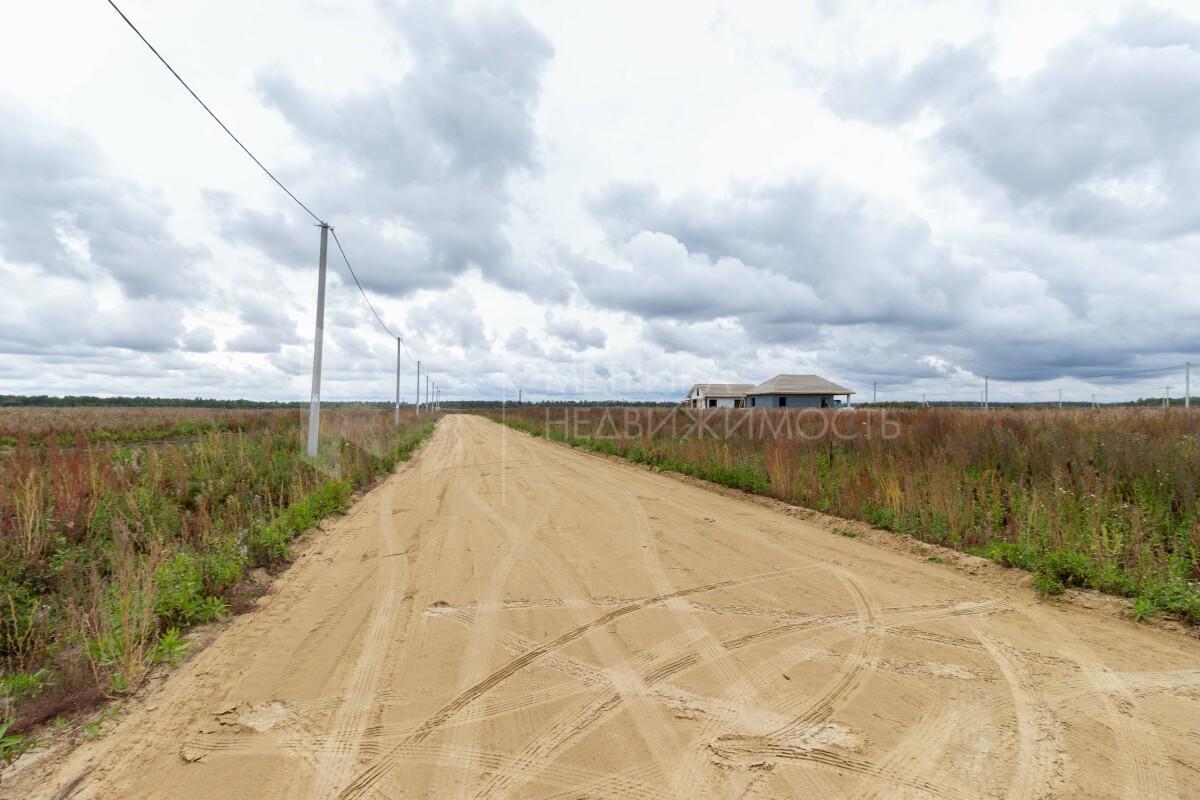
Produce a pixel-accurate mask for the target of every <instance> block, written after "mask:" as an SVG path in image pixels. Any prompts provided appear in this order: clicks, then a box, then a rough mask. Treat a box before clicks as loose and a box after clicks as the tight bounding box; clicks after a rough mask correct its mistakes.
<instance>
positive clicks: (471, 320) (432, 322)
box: [407, 288, 491, 350]
mask: <svg viewBox="0 0 1200 800" xmlns="http://www.w3.org/2000/svg"><path fill="white" fill-rule="evenodd" d="M407 323H408V329H409V330H411V331H413V334H414V336H415V338H416V339H417V340H418V341H420V342H437V343H439V344H441V345H443V346H451V347H461V348H463V349H464V350H472V349H485V350H486V349H487V348H488V347H490V343H491V340H490V338H489V337H488V335H487V331H486V330H485V329H484V326H483V319H482V318H481V317H480V316H479V312H478V310H477V308H476V305H475V299H474V298H473V297H472V296H471V294H470V293H469V292H467V291H465V290H463V289H461V288H459V289H454V290H451V291H450V292H447V293H446V294H444V295H443V296H442V297H441V298H439V299H438V300H434V301H431V302H429V303H426V304H424V305H420V306H416V307H415V308H413V309H412V310H410V311H409V312H408V318H407Z"/></svg>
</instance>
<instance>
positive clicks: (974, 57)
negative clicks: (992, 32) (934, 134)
mask: <svg viewBox="0 0 1200 800" xmlns="http://www.w3.org/2000/svg"><path fill="white" fill-rule="evenodd" d="M994 49H995V46H994V43H993V42H991V41H990V40H984V41H979V42H973V43H971V44H968V45H964V46H953V45H940V46H938V47H935V48H934V49H933V50H932V51H931V52H930V53H929V54H928V55H926V57H925V58H924V59H922V60H921V61H920V62H918V63H917V64H915V65H914V66H912V67H910V68H909V69H908V70H902V69H900V65H899V64H898V63H897V60H896V59H895V58H894V57H893V58H890V59H883V60H880V61H876V62H874V63H871V64H868V65H866V66H863V67H860V68H858V69H847V70H841V71H838V72H836V73H834V74H833V75H831V76H829V78H828V80H826V81H823V82H822V83H821V85H820V89H821V92H822V94H823V95H824V97H825V102H826V104H828V105H829V107H830V108H831V109H833V110H834V111H836V112H837V113H838V114H840V115H841V116H844V117H855V118H858V119H863V120H867V121H869V122H874V123H878V124H889V125H895V124H899V123H902V122H906V121H908V120H910V119H912V118H913V117H915V116H917V115H918V114H920V113H921V112H922V111H925V110H926V109H931V108H932V109H943V108H956V107H958V106H960V105H962V104H964V103H970V102H971V101H972V100H974V99H975V98H976V97H978V96H979V95H981V94H984V93H987V92H994V91H996V90H997V85H996V79H995V77H994V76H993V75H992V73H991V69H990V66H989V62H990V61H991V58H992V55H993V51H994Z"/></svg>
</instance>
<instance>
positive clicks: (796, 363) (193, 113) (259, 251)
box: [0, 0, 1200, 400]
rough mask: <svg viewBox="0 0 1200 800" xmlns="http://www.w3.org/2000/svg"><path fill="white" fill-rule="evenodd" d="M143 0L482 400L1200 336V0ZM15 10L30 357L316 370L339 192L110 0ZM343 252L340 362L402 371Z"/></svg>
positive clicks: (1030, 360) (851, 370)
mask: <svg viewBox="0 0 1200 800" xmlns="http://www.w3.org/2000/svg"><path fill="white" fill-rule="evenodd" d="M120 4H121V5H122V7H123V8H124V10H125V11H126V13H128V14H129V16H130V17H131V18H132V19H133V21H134V22H135V23H136V24H138V25H139V27H141V29H142V31H143V33H145V34H146V35H147V37H149V38H150V40H151V41H152V42H154V43H155V45H156V46H157V47H158V48H159V50H160V52H162V53H163V54H164V56H166V58H167V59H168V60H170V61H171V62H172V64H173V66H175V68H176V69H177V70H179V71H180V73H181V74H182V75H183V76H184V78H185V79H186V80H188V81H189V82H190V83H191V84H192V85H193V88H195V89H196V90H197V92H199V93H200V95H201V96H202V97H204V98H205V100H206V101H207V102H208V103H209V105H210V106H211V107H212V108H213V109H214V110H215V111H216V112H217V113H218V114H219V115H220V116H222V117H223V118H224V120H225V121H226V123H227V124H229V125H230V127H231V128H232V129H233V130H234V131H235V132H236V133H237V134H238V135H239V137H241V138H242V140H243V141H244V142H245V143H246V144H247V145H248V146H249V147H250V148H251V149H252V150H253V151H255V153H256V154H257V155H258V156H259V157H260V158H261V159H262V160H263V161H264V162H265V163H266V164H267V165H268V167H269V168H271V169H272V170H273V171H274V172H275V174H276V175H278V176H279V177H280V178H281V179H282V180H283V181H284V183H286V184H288V186H289V187H290V188H291V189H292V190H293V191H294V192H295V193H296V194H297V195H298V196H299V197H300V198H301V199H302V200H303V201H304V202H305V203H306V204H307V205H309V206H310V207H312V208H313V209H314V210H315V211H316V212H317V213H318V214H319V215H321V216H322V217H323V218H325V219H327V220H328V221H330V222H331V223H332V224H333V225H335V226H336V230H337V232H338V235H339V237H340V238H341V241H342V243H343V244H344V245H345V247H346V251H347V254H348V255H349V257H350V260H351V263H352V264H353V265H354V267H355V269H356V271H357V272H358V273H359V276H360V278H361V279H362V281H363V284H364V287H365V289H366V291H367V292H368V293H369V294H370V296H371V298H372V300H373V301H374V302H375V304H376V306H377V308H378V309H379V311H380V313H381V314H382V316H383V318H384V319H385V320H386V321H387V323H388V324H389V325H390V326H391V327H392V328H393V329H394V330H396V331H397V332H399V333H400V334H401V335H402V336H403V337H404V338H405V340H406V342H407V343H408V347H409V349H410V350H411V352H412V354H413V355H414V356H415V357H418V358H421V359H422V361H423V362H424V364H425V365H426V366H427V367H428V368H429V369H430V370H431V371H432V372H433V373H435V374H436V375H438V376H440V383H441V384H442V386H443V387H445V394H446V396H447V397H465V398H474V397H499V396H501V394H503V393H507V394H509V395H512V394H515V392H516V390H517V387H522V388H523V389H524V391H525V396H526V398H539V397H554V396H570V397H589V398H602V397H615V398H630V399H632V398H639V399H642V398H675V397H678V396H681V395H682V394H683V393H684V392H686V390H687V388H688V386H689V385H690V384H691V383H694V382H706V381H738V382H754V383H757V382H760V381H762V380H765V379H767V378H769V377H771V376H773V375H775V374H777V373H780V372H801V373H805V372H815V373H818V374H820V375H822V376H824V377H826V378H829V379H831V380H834V381H836V382H838V383H842V384H845V385H847V386H849V387H851V388H853V389H855V390H856V391H857V392H859V398H860V399H866V398H869V396H870V394H871V391H872V384H873V383H878V384H879V387H880V388H879V394H880V399H881V400H882V399H892V398H898V397H901V396H905V397H914V396H919V395H920V394H921V393H922V392H926V393H927V394H928V395H929V397H930V398H947V397H959V398H978V389H979V383H980V376H983V375H990V376H992V378H993V381H996V382H994V383H993V389H992V397H993V398H994V399H1001V400H1003V399H1041V400H1048V399H1052V398H1056V397H1057V394H1058V390H1059V388H1063V389H1064V391H1065V394H1066V397H1067V399H1077V400H1085V399H1090V397H1091V393H1092V392H1096V393H1098V395H1099V397H1100V398H1101V399H1116V398H1124V397H1130V396H1134V397H1136V396H1143V395H1144V396H1149V395H1156V394H1161V393H1162V391H1163V386H1164V385H1167V384H1172V385H1173V387H1172V392H1173V393H1174V394H1175V395H1176V396H1178V395H1181V394H1182V389H1183V385H1182V384H1183V375H1182V372H1181V371H1175V372H1170V373H1161V374H1160V373H1149V374H1146V375H1144V376H1143V375H1139V376H1135V377H1136V379H1134V378H1131V377H1125V378H1121V379H1109V378H1105V379H1098V380H1093V381H1090V382H1088V381H1083V380H1080V378H1081V377H1087V376H1098V375H1108V374H1110V373H1119V372H1124V371H1130V370H1143V369H1152V368H1157V367H1161V366H1167V365H1172V364H1180V363H1183V362H1185V361H1188V360H1192V361H1200V202H1198V201H1197V187H1198V186H1200V10H1198V9H1197V7H1196V5H1195V4H1194V3H1187V4H1184V3H1180V4H1170V3H1154V4H1145V3H1129V4H1122V3H1110V2H1096V1H1092V2H1079V3H1057V2H1037V3H1019V4H1018V3H998V2H981V3H977V4H974V5H972V4H969V3H964V2H957V1H955V2H946V3H935V2H925V3H907V4H904V3H882V2H881V3H835V2H808V3H784V2H738V3H729V4H721V3H712V2H697V0H681V2H657V1H656V2H653V3H646V2H636V3H635V2H595V3H583V2H561V1H560V0H545V1H544V2H526V3H516V4H506V3H495V4H493V3H458V4H452V3H449V2H443V1H441V0H418V1H417V2H407V3H398V2H391V0H380V1H379V2H375V1H374V0H336V1H335V0H320V1H319V2H313V1H312V0H237V2H234V0H209V2H205V3H196V2H189V3H183V2H178V0H154V1H152V0H124V2H122V3H120ZM4 27H5V32H4V34H3V36H2V39H0V41H2V46H0V120H3V124H0V285H2V286H3V290H2V291H0V393H39V394H40V393H50V394H66V393H89V394H148V395H159V396H185V397H191V396H205V397H247V398H256V399H288V400H293V399H304V398H306V397H307V395H308V387H309V380H310V368H311V361H312V339H313V317H314V309H315V302H316V300H315V294H316V282H317V279H316V274H317V273H316V265H317V252H318V241H319V233H318V230H317V229H316V228H315V227H313V221H312V219H310V218H309V217H308V216H307V215H306V214H304V212H303V211H302V210H301V209H300V208H298V207H297V206H296V205H295V204H294V203H292V201H291V200H290V199H289V198H288V197H287V196H286V195H284V194H283V193H282V192H281V191H279V190H278V188H276V187H275V186H274V185H273V184H272V183H271V182H270V181H269V180H268V179H267V178H266V177H265V176H263V175H262V173H261V172H259V171H257V168H256V167H255V166H254V165H253V163H252V162H250V161H249V159H247V158H246V157H245V155H244V154H242V153H241V152H240V151H239V150H238V149H237V147H236V145H234V144H233V143H232V142H231V141H230V140H229V139H227V138H226V137H225V134H224V133H222V132H221V130H220V129H219V128H218V127H217V126H216V124H215V123H213V122H212V120H211V119H209V118H208V117H207V116H206V115H205V114H204V112H203V110H202V109H200V108H199V106H197V105H196V104H195V102H194V101H193V100H192V99H191V98H190V97H189V96H188V95H187V94H186V92H184V90H183V89H182V87H180V86H179V85H178V84H177V83H175V82H174V79H173V78H171V76H170V75H169V73H167V72H166V71H165V70H164V69H163V68H162V67H161V65H160V64H158V62H157V61H156V60H154V58H153V56H152V55H151V54H150V52H149V51H148V50H146V49H145V47H144V46H143V45H142V44H141V42H139V41H138V40H137V39H136V38H135V37H134V35H133V33H132V32H131V31H130V30H129V29H128V28H127V27H125V25H124V23H123V22H122V21H121V20H120V18H119V17H117V16H116V14H115V13H113V12H112V10H111V9H110V8H109V6H108V5H107V3H105V2H102V0H65V2H59V3H25V4H20V5H17V6H14V7H13V8H10V9H7V10H6V14H5V26H4ZM329 274H330V278H329V288H328V300H327V309H326V314H327V317H326V339H325V383H324V392H323V394H324V396H325V397H327V398H355V399H384V398H388V397H390V396H391V393H392V391H393V381H394V373H393V370H394V366H395V342H394V340H391V339H389V338H388V336H387V335H386V334H385V333H384V332H383V331H382V330H381V329H380V328H379V327H378V325H377V324H376V322H375V320H374V318H373V317H372V316H371V312H370V310H369V309H368V308H367V307H366V305H365V304H364V303H363V301H362V298H361V296H360V295H359V294H358V290H357V289H356V288H355V286H354V285H353V283H352V282H351V281H350V279H349V277H348V275H347V273H346V272H345V269H344V267H343V266H342V264H341V262H340V260H339V257H338V256H337V255H336V250H332V252H331V258H330V262H329ZM403 369H404V373H403V391H404V394H405V396H406V399H411V397H412V394H413V390H414V383H415V376H414V374H413V366H412V364H411V363H410V362H409V361H408V360H407V359H406V360H405V362H404V366H403ZM1197 377H1198V380H1200V375H1198V376H1197ZM1003 380H1008V381H1013V382H1012V383H1002V382H999V381H1003Z"/></svg>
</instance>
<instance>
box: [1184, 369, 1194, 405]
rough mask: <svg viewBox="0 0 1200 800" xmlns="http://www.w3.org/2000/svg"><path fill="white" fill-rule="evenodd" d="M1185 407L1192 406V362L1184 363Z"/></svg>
mask: <svg viewBox="0 0 1200 800" xmlns="http://www.w3.org/2000/svg"><path fill="white" fill-rule="evenodd" d="M1183 407H1184V408H1185V409H1189V408H1191V407H1192V362H1190V361H1189V362H1187V363H1186V364H1184V365H1183Z"/></svg>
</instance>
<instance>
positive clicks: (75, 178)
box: [0, 96, 204, 298]
mask: <svg viewBox="0 0 1200 800" xmlns="http://www.w3.org/2000/svg"><path fill="white" fill-rule="evenodd" d="M0 117H2V118H3V119H4V124H3V125H0V256H3V257H4V258H5V259H7V260H8V261H10V262H16V263H25V264H33V265H36V266H37V267H38V268H39V269H41V270H42V271H43V272H44V273H46V274H50V275H68V276H75V277H79V278H89V277H91V276H93V275H96V274H103V275H107V276H109V277H110V278H112V279H113V280H115V281H116V282H117V283H118V284H120V286H121V289H122V290H123V291H124V293H125V294H126V295H127V296H129V297H134V298H145V297H181V296H185V295H194V294H195V293H196V280H195V278H196V273H195V270H194V265H195V263H196V261H197V260H198V259H199V258H201V257H202V256H203V255H204V251H203V250H201V249H200V248H197V247H193V246H188V245H185V244H183V243H181V242H179V241H178V240H176V239H175V238H174V236H173V235H172V234H171V232H170V231H169V230H168V229H167V225H166V222H167V219H168V218H169V217H170V213H171V212H170V209H169V208H168V206H167V204H166V203H165V202H164V201H163V199H162V198H161V197H160V196H159V195H158V193H157V192H155V191H154V190H152V189H149V188H147V187H144V186H140V185H138V184H137V183H135V182H133V181H130V180H127V179H124V178H120V177H118V176H116V175H114V174H113V173H112V172H111V171H110V170H109V168H108V166H107V164H106V160H105V157H104V155H103V153H101V152H100V150H99V149H98V148H97V147H96V145H95V144H94V143H93V142H92V141H91V140H89V139H88V137H87V136H85V135H84V134H82V133H79V132H76V131H73V130H69V129H65V128H63V127H61V126H60V125H58V124H56V123H54V122H51V121H49V120H47V119H43V118H41V117H39V116H38V115H36V114H35V113H33V112H32V111H30V110H28V109H27V108H24V107H23V106H21V105H20V104H18V103H17V102H16V101H14V100H12V99H11V98H9V97H5V96H0Z"/></svg>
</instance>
